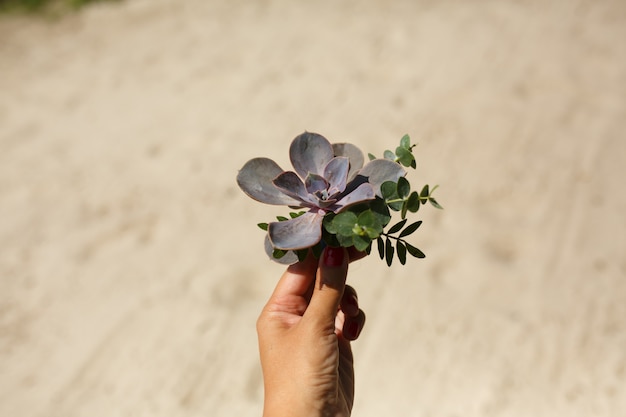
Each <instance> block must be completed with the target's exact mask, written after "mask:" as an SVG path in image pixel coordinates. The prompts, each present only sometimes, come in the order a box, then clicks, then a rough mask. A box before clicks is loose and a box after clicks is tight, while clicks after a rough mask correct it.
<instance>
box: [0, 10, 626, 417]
mask: <svg viewBox="0 0 626 417" xmlns="http://www.w3.org/2000/svg"><path fill="white" fill-rule="evenodd" d="M311 3H312V2H310V3H305V2H289V1H278V0H277V1H258V2H243V1H233V2H218V1H207V0H188V1H185V2H179V1H175V0H149V1H148V0H127V1H126V2H123V3H114V4H103V5H96V6H94V7H91V8H88V9H85V10H84V11H83V12H81V13H79V14H77V15H73V16H68V17H66V18H63V19H57V20H46V19H23V18H18V17H11V18H3V19H0V149H1V151H0V219H1V220H0V415H2V416H16V417H17V416H19V417H57V416H58V417H74V416H90V417H99V416H103V417H104V416H107V417H114V416H151V417H155V416H157V417H158V416H167V417H174V416H259V415H260V412H261V405H262V404H261V401H262V387H261V374H260V369H259V364H258V358H257V350H256V349H257V348H256V333H255V328H254V326H255V321H256V318H257V314H258V312H259V311H260V309H261V307H262V305H263V304H264V302H265V300H266V298H267V297H268V295H269V293H270V292H271V290H272V289H273V285H274V284H275V282H276V280H277V277H278V276H279V274H280V273H281V272H282V270H283V267H281V266H279V265H277V264H274V263H272V262H269V261H268V260H267V259H266V258H265V255H264V254H263V251H262V239H263V237H262V232H261V231H259V230H258V229H256V227H255V224H256V223H257V222H260V221H267V220H269V219H271V218H272V217H273V216H274V215H277V214H283V213H282V212H281V210H280V209H278V208H274V207H266V206H262V205H260V204H258V203H255V202H253V201H252V200H250V199H248V198H247V197H245V196H244V195H243V193H241V192H240V191H239V189H238V188H237V186H236V184H235V181H234V179H235V175H236V173H237V170H238V169H239V168H240V167H241V165H243V163H244V162H245V161H246V160H247V159H249V158H251V157H254V156H261V155H263V156H269V157H272V158H274V159H275V160H277V161H279V162H280V163H281V165H283V166H288V162H287V146H288V144H289V142H290V141H291V139H292V138H293V137H294V136H296V135H297V134H299V133H301V132H302V131H304V130H305V129H306V130H309V131H316V132H319V133H322V134H324V135H326V136H327V137H328V138H329V139H331V140H332V141H349V142H353V143H356V144H358V145H359V146H361V148H362V149H364V150H365V151H368V152H373V153H378V154H381V153H382V151H383V150H384V149H386V148H389V147H392V146H395V145H396V143H397V141H398V140H399V138H400V137H401V136H402V135H403V134H404V133H409V134H411V135H412V137H413V139H414V140H416V141H418V142H419V146H418V148H417V149H416V152H417V158H418V162H419V167H418V170H417V171H416V172H415V173H412V174H411V176H410V179H411V180H412V182H413V183H414V184H420V185H421V184H424V183H430V184H440V185H441V187H440V189H439V190H438V193H439V194H438V198H439V201H440V202H441V203H442V204H443V205H444V206H445V210H444V211H436V210H434V209H430V210H425V211H423V212H422V211H420V213H419V214H420V216H419V218H421V219H423V220H424V226H423V228H422V229H420V233H418V234H416V235H415V236H414V237H413V239H412V242H413V243H414V244H416V245H417V246H419V247H420V248H422V249H423V250H424V251H425V252H426V253H427V258H426V259H425V260H423V261H418V260H411V261H410V262H409V264H408V265H407V266H405V267H401V266H400V265H397V266H394V267H393V268H391V269H388V268H387V267H386V266H385V265H384V264H383V263H382V262H380V261H379V260H378V259H377V258H374V257H372V258H371V259H366V260H363V261H361V262H359V263H358V264H356V265H354V266H353V267H352V269H351V275H350V278H349V281H350V283H351V284H352V285H353V286H355V287H356V288H357V289H358V291H359V294H360V301H361V305H362V307H363V308H364V309H365V310H366V312H367V315H368V324H367V326H366V328H365V330H364V332H363V334H362V337H361V339H359V341H358V342H357V343H356V344H355V346H354V349H355V355H356V361H357V362H356V372H357V399H356V405H355V410H354V413H353V415H354V416H359V417H374V416H376V417H380V416H424V417H426V416H442V417H443V416H446V417H452V416H464V417H471V416H534V417H540V416H569V417H576V416H584V417H589V416H623V415H625V414H626V256H625V255H626V216H625V214H624V213H626V195H625V194H624V178H625V173H626V168H624V166H625V165H624V162H625V161H624V160H625V158H626V136H625V132H626V101H625V100H626V99H625V97H626V48H625V47H624V40H625V39H626V3H625V2H623V1H620V0H616V1H602V0H600V1H592V0H585V1H566V0H563V1H551V2H548V1H500V2H495V1H474V2H470V1H452V0H449V1H396V2H389V1H345V2H344V1H322V2H315V5H313V4H311Z"/></svg>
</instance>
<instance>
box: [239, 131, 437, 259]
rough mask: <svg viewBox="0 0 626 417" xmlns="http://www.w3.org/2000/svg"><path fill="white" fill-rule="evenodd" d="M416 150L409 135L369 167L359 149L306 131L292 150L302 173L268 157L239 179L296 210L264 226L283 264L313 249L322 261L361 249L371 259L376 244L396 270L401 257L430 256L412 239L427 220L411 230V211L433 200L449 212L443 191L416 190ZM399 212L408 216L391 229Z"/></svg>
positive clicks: (257, 194) (272, 252)
mask: <svg viewBox="0 0 626 417" xmlns="http://www.w3.org/2000/svg"><path fill="white" fill-rule="evenodd" d="M414 147H415V145H411V140H410V138H409V136H408V135H405V136H404V137H403V138H402V139H401V140H400V146H398V147H397V148H396V150H395V152H392V151H390V150H387V151H385V152H384V155H383V158H376V157H375V156H374V155H372V154H368V156H369V161H368V162H367V163H364V162H365V158H364V156H363V153H362V152H361V150H360V149H359V148H358V147H356V146H355V145H352V144H350V143H335V144H331V143H330V142H329V141H328V140H327V139H326V138H324V137H323V136H321V135H319V134H316V133H309V132H305V133H303V134H301V135H299V136H297V137H296V138H295V139H294V140H293V142H292V143H291V146H290V147H289V157H290V160H291V163H292V165H293V168H294V171H284V170H283V169H282V168H281V167H279V166H278V164H276V162H274V161H273V160H271V159H268V158H254V159H251V160H250V161H248V162H246V163H245V165H244V166H243V168H241V170H240V171H239V174H238V175H237V184H238V185H239V187H240V188H241V189H242V190H243V192H244V193H246V194H247V195H248V196H250V197H251V198H253V199H255V200H257V201H260V202H262V203H266V204H274V205H284V206H288V207H289V208H291V209H292V210H295V211H291V212H289V213H288V214H287V216H288V217H287V216H278V217H277V221H275V222H270V223H259V224H258V226H259V227H260V228H261V229H262V230H264V231H266V232H267V234H266V237H265V251H266V253H267V254H268V255H269V256H270V257H271V259H273V260H275V261H277V262H280V263H283V264H292V263H295V262H297V261H298V260H303V259H304V258H305V257H306V256H307V254H308V252H309V250H311V251H312V252H313V253H314V254H315V256H317V257H319V255H320V254H321V252H322V250H323V249H324V247H325V246H334V247H337V246H343V247H351V246H354V247H355V248H356V249H357V250H359V251H365V252H367V253H368V254H369V253H370V251H371V249H372V244H373V243H374V241H375V242H376V246H377V248H378V253H379V255H380V258H381V259H385V260H386V262H387V265H389V266H391V264H392V262H393V259H394V254H395V255H396V256H397V258H398V260H399V261H400V263H401V264H403V265H404V264H405V263H406V259H407V253H408V254H409V255H411V256H414V257H416V258H423V257H424V256H425V255H424V253H423V252H422V251H421V250H419V249H418V248H416V247H415V246H413V245H411V244H410V243H409V242H407V241H406V239H405V238H406V237H408V236H409V235H411V234H412V233H413V232H415V231H416V230H417V229H418V228H419V227H420V225H421V224H422V222H421V221H416V222H413V223H409V224H408V225H407V223H408V219H407V218H406V216H407V213H409V212H410V213H415V212H417V211H418V210H419V208H420V206H421V205H424V204H426V203H430V204H431V205H432V206H434V207H436V208H439V209H440V208H442V207H441V206H440V205H439V203H438V202H437V201H436V200H435V199H434V198H433V196H432V193H433V191H434V190H435V189H436V188H437V187H436V186H435V187H433V188H432V189H431V188H429V186H428V185H425V186H424V187H423V188H422V189H421V191H420V192H418V191H411V184H410V183H409V181H408V180H407V179H406V174H407V172H406V170H405V167H406V168H408V167H411V168H413V169H415V168H416V163H415V156H414V155H413V148H414ZM391 212H399V213H400V218H401V219H400V220H399V221H398V222H396V223H394V224H393V225H391V226H389V225H390V224H391V219H392V216H391ZM394 242H395V245H394Z"/></svg>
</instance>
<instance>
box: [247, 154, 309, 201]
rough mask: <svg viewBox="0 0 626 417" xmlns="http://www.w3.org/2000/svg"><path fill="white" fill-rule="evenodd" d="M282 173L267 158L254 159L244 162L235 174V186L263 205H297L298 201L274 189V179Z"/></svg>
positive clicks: (275, 164) (280, 169)
mask: <svg viewBox="0 0 626 417" xmlns="http://www.w3.org/2000/svg"><path fill="white" fill-rule="evenodd" d="M282 172H283V169H282V168H281V167H279V166H278V164H277V163H276V162H274V161H272V160H271V159H269V158H254V159H251V160H249V161H248V162H246V163H245V164H244V166H243V168H241V170H240V171H239V173H238V174H237V184H239V188H241V189H242V191H243V192H244V193H246V194H247V195H248V196H249V197H251V198H253V199H255V200H257V201H260V202H261V203H265V204H273V205H287V206H294V205H296V206H297V205H299V202H298V200H296V199H294V198H292V197H289V196H288V195H285V194H284V193H283V192H281V190H279V189H278V188H276V186H275V185H274V183H273V180H274V178H276V177H277V176H278V175H279V174H281V173H282Z"/></svg>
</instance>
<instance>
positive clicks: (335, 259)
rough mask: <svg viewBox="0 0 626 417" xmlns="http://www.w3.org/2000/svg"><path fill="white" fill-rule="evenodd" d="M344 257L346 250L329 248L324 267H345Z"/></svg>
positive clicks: (325, 252) (325, 253)
mask: <svg viewBox="0 0 626 417" xmlns="http://www.w3.org/2000/svg"><path fill="white" fill-rule="evenodd" d="M344 256H345V250H344V249H343V248H331V247H327V248H326V250H325V251H324V265H326V266H341V265H343V258H344Z"/></svg>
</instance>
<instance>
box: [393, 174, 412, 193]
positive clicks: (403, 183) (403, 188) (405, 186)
mask: <svg viewBox="0 0 626 417" xmlns="http://www.w3.org/2000/svg"><path fill="white" fill-rule="evenodd" d="M396 189H397V192H398V197H400V198H406V197H408V196H409V193H410V192H411V184H410V183H409V180H407V179H406V178H404V177H400V178H398V185H397V187H396Z"/></svg>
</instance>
